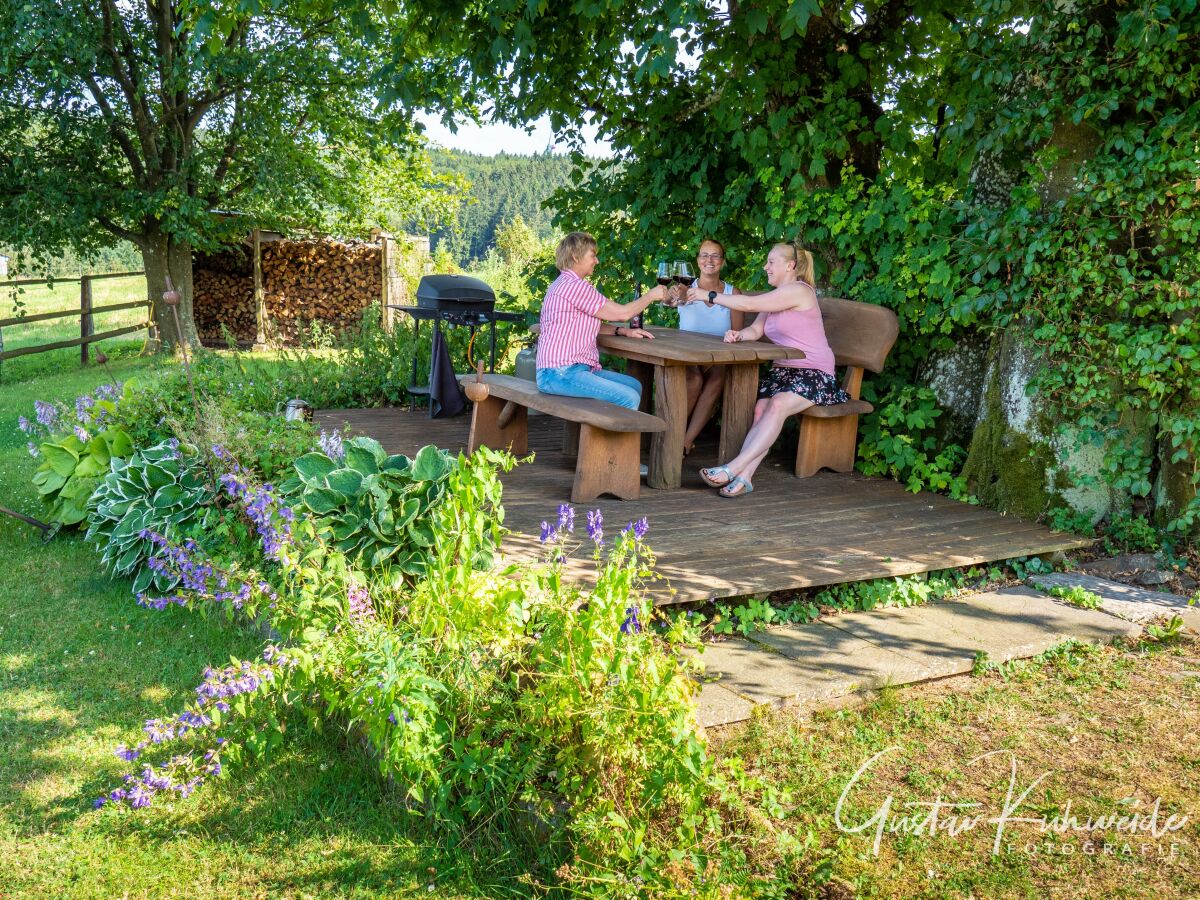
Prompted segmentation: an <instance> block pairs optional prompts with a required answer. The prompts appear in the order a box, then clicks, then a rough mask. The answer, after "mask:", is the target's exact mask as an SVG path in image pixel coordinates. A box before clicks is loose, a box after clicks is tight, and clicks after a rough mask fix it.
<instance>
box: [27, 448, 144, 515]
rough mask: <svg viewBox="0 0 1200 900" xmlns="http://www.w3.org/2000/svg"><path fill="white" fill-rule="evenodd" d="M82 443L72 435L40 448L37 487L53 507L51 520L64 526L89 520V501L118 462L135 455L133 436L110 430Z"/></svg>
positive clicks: (36, 476)
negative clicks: (113, 465)
mask: <svg viewBox="0 0 1200 900" xmlns="http://www.w3.org/2000/svg"><path fill="white" fill-rule="evenodd" d="M83 436H84V437H87V438H88V439H87V440H86V441H83V440H80V439H79V437H77V436H76V435H75V434H68V435H66V436H65V437H61V438H58V439H57V440H49V441H44V442H43V443H42V444H41V445H40V446H39V447H38V450H39V455H40V456H41V459H42V464H41V465H40V466H38V470H37V471H36V472H35V473H34V475H33V484H34V487H36V488H37V492H38V494H39V495H40V496H41V498H42V499H43V500H44V501H45V502H46V503H48V504H49V505H50V513H49V519H50V521H52V522H61V523H62V524H63V525H78V524H79V523H80V522H82V521H83V520H84V519H85V518H87V506H88V499H89V498H90V497H91V496H92V492H93V491H94V490H95V489H96V487H97V486H98V485H99V484H100V479H101V478H103V477H104V475H105V473H106V472H108V470H109V466H110V464H111V463H112V461H113V460H114V459H122V458H124V457H127V456H129V455H130V454H131V453H132V452H133V445H132V444H131V443H130V442H129V436H128V435H127V434H125V432H123V431H120V430H118V429H116V428H109V429H106V430H105V431H102V432H100V433H99V434H97V435H96V436H95V437H91V436H89V435H87V434H84V435H83Z"/></svg>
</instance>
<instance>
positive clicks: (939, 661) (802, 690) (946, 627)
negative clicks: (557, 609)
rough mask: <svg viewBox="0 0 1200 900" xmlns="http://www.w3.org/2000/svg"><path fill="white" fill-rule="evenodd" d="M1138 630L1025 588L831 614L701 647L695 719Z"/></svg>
mask: <svg viewBox="0 0 1200 900" xmlns="http://www.w3.org/2000/svg"><path fill="white" fill-rule="evenodd" d="M1160 615H1161V613H1160ZM1140 632H1141V626H1140V625H1139V624H1137V623H1135V622H1131V621H1127V620H1125V619H1122V618H1117V617H1116V616H1115V615H1111V614H1110V613H1108V612H1104V611H1101V610H1096V609H1082V608H1080V607H1077V606H1073V605H1070V604H1067V603H1062V602H1059V601H1057V600H1055V599H1053V598H1051V597H1049V596H1047V595H1046V594H1043V593H1041V592H1040V591H1037V590H1034V589H1033V588H1029V587H1025V586H1018V587H1011V588H1005V589H1003V590H999V591H994V592H991V593H987V594H973V595H970V596H967V597H961V598H958V599H955V600H949V601H945V602H939V603H928V604H925V605H923V606H912V607H908V608H898V607H892V608H887V609H879V610H874V611H872V612H860V613H847V614H844V615H838V616H830V617H826V618H823V619H821V620H819V621H817V622H813V623H811V624H808V625H794V626H789V627H786V628H773V629H770V630H765V631H758V632H755V633H754V634H753V635H752V636H751V637H750V638H748V639H742V638H737V639H733V640H727V641H722V642H721V643H717V644H709V645H706V647H705V649H704V653H703V655H702V656H701V659H702V660H703V662H704V665H705V669H706V681H705V683H704V684H703V685H702V687H701V690H700V695H699V698H698V706H699V712H700V721H701V724H703V725H704V726H706V727H712V726H717V725H727V724H729V723H731V722H738V721H741V720H743V719H747V718H749V717H750V713H751V711H752V710H753V709H754V707H755V706H756V705H758V704H764V703H766V704H772V705H777V706H783V705H791V704H814V705H820V704H822V703H828V702H831V701H835V700H837V699H838V698H841V697H845V696H846V695H849V694H854V693H856V692H858V691H864V690H872V689H878V688H881V687H883V686H885V685H889V684H890V685H900V684H910V683H913V682H917V681H928V680H930V679H933V678H944V677H946V676H948V675H960V674H963V673H966V672H970V671H971V670H972V668H973V667H974V665H975V660H976V658H977V657H978V656H979V655H980V654H986V655H987V658H988V659H990V660H992V661H994V662H997V663H1001V662H1008V661H1009V660H1012V659H1023V658H1026V657H1030V656H1036V655H1037V654H1039V653H1042V652H1043V651H1045V650H1048V649H1050V648H1051V647H1053V646H1055V645H1056V644H1060V643H1062V642H1063V641H1064V640H1067V639H1068V638H1074V639H1076V640H1081V641H1088V642H1091V643H1109V642H1112V641H1114V640H1116V639H1118V638H1129V637H1136V636H1137V635H1138V634H1139V633H1140Z"/></svg>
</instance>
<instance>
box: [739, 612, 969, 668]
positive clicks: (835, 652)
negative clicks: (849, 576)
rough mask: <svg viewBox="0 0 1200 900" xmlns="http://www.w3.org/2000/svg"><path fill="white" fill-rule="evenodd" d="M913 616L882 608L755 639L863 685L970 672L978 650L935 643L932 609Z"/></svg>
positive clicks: (955, 638) (954, 642) (953, 643)
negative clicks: (848, 675)
mask: <svg viewBox="0 0 1200 900" xmlns="http://www.w3.org/2000/svg"><path fill="white" fill-rule="evenodd" d="M911 612H913V610H912V609H909V610H901V609H883V610H878V611H875V612H870V613H851V614H849V615H844V616H831V617H829V618H826V619H822V620H821V621H820V622H817V623H813V624H809V625H793V626H790V627H787V628H773V629H771V630H770V631H758V632H755V633H754V634H753V635H752V636H751V640H753V641H756V642H759V643H763V644H766V645H768V646H770V647H773V648H774V649H776V650H778V651H779V652H780V653H782V654H783V655H784V656H787V657H790V658H792V659H797V660H801V661H804V662H809V663H819V664H821V665H824V666H826V667H840V668H842V669H843V670H846V671H848V672H850V673H852V674H854V675H855V676H856V677H857V678H858V679H859V680H860V681H861V683H862V684H863V686H864V687H882V686H883V685H885V684H908V683H910V682H913V681H927V680H928V679H930V678H942V677H945V676H946V675H956V674H959V673H961V672H969V671H970V670H971V665H972V662H973V660H974V658H975V652H974V650H973V649H971V648H970V647H968V646H967V642H966V641H964V640H963V639H962V638H961V637H959V636H957V635H954V636H953V639H952V640H951V641H950V643H949V644H946V643H944V642H943V641H942V640H941V639H940V638H939V639H933V640H931V637H930V634H931V631H933V630H934V629H933V628H931V620H932V619H933V618H934V617H933V616H930V615H929V611H928V610H927V611H926V616H925V618H924V619H921V618H918V617H915V616H912V615H906V614H908V613H911ZM844 620H845V621H844ZM831 632H832V633H833V634H832V635H831V634H830V633H831Z"/></svg>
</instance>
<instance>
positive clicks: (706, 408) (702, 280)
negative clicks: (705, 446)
mask: <svg viewBox="0 0 1200 900" xmlns="http://www.w3.org/2000/svg"><path fill="white" fill-rule="evenodd" d="M724 266H725V247H724V246H723V245H722V244H721V242H720V241H716V240H713V239H711V238H709V239H707V240H705V241H702V242H701V244H700V251H699V252H698V253H697V254H696V268H697V270H698V271H699V272H700V277H699V278H698V279H697V280H696V283H695V285H693V286H694V287H696V288H699V289H700V290H702V291H716V292H717V293H718V294H732V293H733V285H731V284H727V283H725V282H724V281H722V280H721V269H722V268H724ZM678 293H682V291H679V292H677V294H676V295H678ZM681 299H682V298H681ZM744 324H745V322H744V321H743V314H742V313H741V312H740V311H736V310H734V311H731V310H729V309H727V308H725V307H723V306H720V305H717V304H713V305H712V306H709V305H708V304H705V303H695V302H693V303H689V302H687V301H686V300H685V301H684V302H682V303H681V304H680V306H679V328H680V330H682V331H699V332H702V333H703V334H711V335H715V336H717V337H724V336H725V333H726V332H727V331H729V330H730V329H739V328H742V327H743V326H744ZM724 388H725V366H688V368H687V398H688V424H687V431H686V432H685V433H684V437H683V454H684V456H687V454H689V453H691V452H692V448H693V446H694V445H695V443H696V437H697V436H698V435H699V434H700V432H701V430H702V429H703V428H704V426H705V425H707V424H708V420H709V419H711V418H712V415H713V410H715V409H716V406H717V400H718V399H720V397H721V392H722V391H723V390H724Z"/></svg>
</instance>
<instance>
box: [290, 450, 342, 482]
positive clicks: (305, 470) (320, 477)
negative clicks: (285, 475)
mask: <svg viewBox="0 0 1200 900" xmlns="http://www.w3.org/2000/svg"><path fill="white" fill-rule="evenodd" d="M294 465H295V468H296V474H297V475H299V476H300V479H301V480H302V481H303V482H304V483H305V484H307V485H309V486H318V487H319V486H323V485H324V484H325V476H326V475H328V474H329V473H330V472H332V471H334V469H336V468H337V464H336V463H334V462H333V460H331V459H330V458H329V457H328V456H326V455H325V454H324V453H317V452H315V451H314V452H312V453H305V454H304V455H303V456H302V457H300V458H299V459H298V460H296V462H295V464H294Z"/></svg>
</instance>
